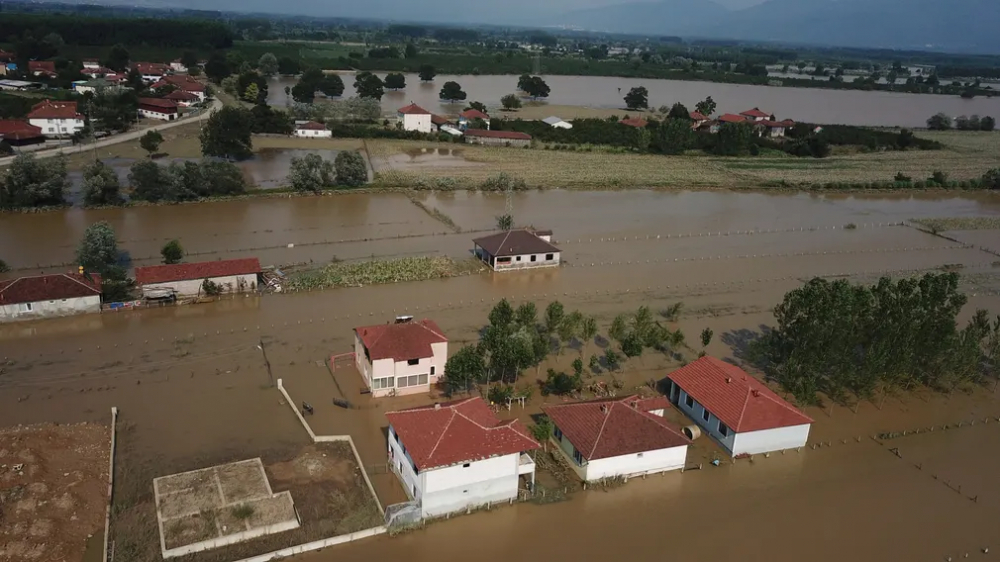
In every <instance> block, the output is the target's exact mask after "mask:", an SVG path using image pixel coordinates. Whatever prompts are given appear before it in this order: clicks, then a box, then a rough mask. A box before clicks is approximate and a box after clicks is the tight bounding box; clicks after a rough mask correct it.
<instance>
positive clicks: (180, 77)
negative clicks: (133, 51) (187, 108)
mask: <svg viewBox="0 0 1000 562" xmlns="http://www.w3.org/2000/svg"><path fill="white" fill-rule="evenodd" d="M167 86H173V87H175V88H177V89H178V90H180V91H182V92H187V93H189V94H192V95H195V96H198V101H205V85H204V84H202V83H201V82H199V81H197V80H195V79H194V78H192V77H191V76H189V75H187V74H168V75H166V76H163V77H162V78H160V79H159V80H157V81H156V82H153V83H152V84H151V85H150V86H149V87H150V88H153V89H154V90H158V89H161V88H164V87H167Z"/></svg>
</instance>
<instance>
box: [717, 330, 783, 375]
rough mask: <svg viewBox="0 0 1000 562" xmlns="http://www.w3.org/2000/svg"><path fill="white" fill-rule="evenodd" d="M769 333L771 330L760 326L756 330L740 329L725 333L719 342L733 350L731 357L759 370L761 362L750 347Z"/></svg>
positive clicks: (761, 366)
mask: <svg viewBox="0 0 1000 562" xmlns="http://www.w3.org/2000/svg"><path fill="white" fill-rule="evenodd" d="M771 331H772V328H770V327H769V326H765V325H764V324H761V325H760V326H758V330H751V329H748V328H741V329H739V330H732V331H729V332H726V333H724V334H722V337H721V340H722V343H724V344H726V345H728V346H729V347H730V348H731V349H732V350H733V357H735V358H736V359H739V360H740V361H744V362H746V363H749V364H750V365H753V366H754V367H756V368H758V369H760V368H763V365H762V361H761V360H760V357H757V356H756V355H755V354H754V353H753V352H752V350H751V345H752V344H753V342H755V341H757V340H759V339H760V338H761V337H762V336H764V335H767V334H769V333H771ZM730 362H732V361H730Z"/></svg>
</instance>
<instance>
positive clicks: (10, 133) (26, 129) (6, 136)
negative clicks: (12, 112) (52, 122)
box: [0, 119, 45, 146]
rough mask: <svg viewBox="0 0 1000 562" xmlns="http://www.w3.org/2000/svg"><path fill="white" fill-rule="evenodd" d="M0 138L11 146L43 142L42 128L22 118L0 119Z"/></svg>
mask: <svg viewBox="0 0 1000 562" xmlns="http://www.w3.org/2000/svg"><path fill="white" fill-rule="evenodd" d="M0 139H3V140H5V141H7V143H8V144H10V145H11V146H24V145H28V144H35V143H40V142H45V135H43V134H42V129H41V128H40V127H36V126H34V125H32V124H31V123H28V122H27V121H26V120H24V119H0Z"/></svg>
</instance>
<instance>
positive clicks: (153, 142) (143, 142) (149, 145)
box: [139, 129, 163, 158]
mask: <svg viewBox="0 0 1000 562" xmlns="http://www.w3.org/2000/svg"><path fill="white" fill-rule="evenodd" d="M162 143H163V135H161V134H160V132H159V131H157V130H155V129H150V130H148V131H146V134H144V135H142V136H141V137H139V146H141V147H142V149H143V150H145V151H146V152H148V153H149V157H150V158H152V157H153V153H155V152H156V151H157V150H159V149H160V145H161V144H162Z"/></svg>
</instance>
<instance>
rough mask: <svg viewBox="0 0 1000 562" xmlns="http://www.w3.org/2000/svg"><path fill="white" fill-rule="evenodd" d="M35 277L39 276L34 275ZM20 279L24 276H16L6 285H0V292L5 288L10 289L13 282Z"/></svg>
mask: <svg viewBox="0 0 1000 562" xmlns="http://www.w3.org/2000/svg"><path fill="white" fill-rule="evenodd" d="M36 277H40V276H36ZM21 279H24V277H16V278H14V279H13V280H12V281H11V282H10V283H9V284H7V285H5V286H3V287H0V293H2V292H4V291H6V290H7V289H10V288H11V287H13V286H14V284H15V283H17V282H18V281H20V280H21Z"/></svg>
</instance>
